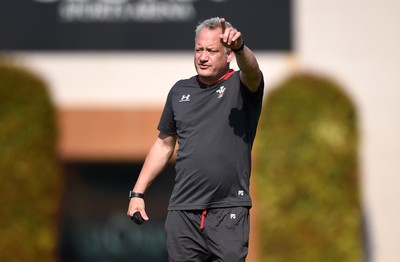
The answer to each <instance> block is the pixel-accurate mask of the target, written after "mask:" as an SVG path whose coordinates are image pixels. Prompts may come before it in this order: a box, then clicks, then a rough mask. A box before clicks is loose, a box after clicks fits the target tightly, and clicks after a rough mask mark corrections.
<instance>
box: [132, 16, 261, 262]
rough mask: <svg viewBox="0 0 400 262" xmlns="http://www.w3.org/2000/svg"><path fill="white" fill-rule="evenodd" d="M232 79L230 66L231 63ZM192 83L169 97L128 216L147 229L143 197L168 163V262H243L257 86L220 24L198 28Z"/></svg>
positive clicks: (254, 73)
mask: <svg viewBox="0 0 400 262" xmlns="http://www.w3.org/2000/svg"><path fill="white" fill-rule="evenodd" d="M234 57H236V61H237V64H238V67H239V69H240V70H239V71H233V70H231V69H230V67H229V65H230V62H231V61H232V60H233V58H234ZM194 65H195V68H196V71H197V74H198V75H197V76H193V77H192V78H190V79H185V80H180V81H178V82H177V83H176V84H175V85H174V86H173V87H172V88H171V90H170V92H169V94H168V97H167V101H166V104H165V107H164V111H163V113H162V116H161V120H160V123H159V125H158V130H159V131H160V133H159V135H158V138H157V139H156V141H155V143H154V144H153V146H152V147H151V149H150V151H149V153H148V155H147V157H146V160H145V162H144V165H143V168H142V170H141V172H140V175H139V177H138V180H137V182H136V184H135V186H134V188H133V192H132V191H131V192H130V196H131V200H130V203H129V208H128V213H127V214H128V216H133V214H134V213H136V212H140V215H141V216H142V217H143V219H144V220H145V221H146V220H148V219H149V218H148V216H147V214H146V211H145V204H144V199H143V194H144V192H145V190H146V189H147V188H148V186H149V185H150V184H151V182H152V181H153V180H154V179H155V178H156V177H157V175H158V174H160V173H161V171H162V170H163V169H164V167H165V166H166V164H167V163H168V161H169V159H170V158H171V156H172V154H173V152H174V147H175V143H176V140H178V152H177V157H176V178H175V185H174V188H173V192H172V195H171V198H170V202H169V206H168V216H167V219H166V222H165V230H166V233H167V249H168V255H169V261H173V262H177V261H181V262H189V261H191V262H192V261H226V262H235V261H245V259H246V256H247V253H248V240H249V209H250V207H251V205H252V203H251V199H250V195H249V180H250V170H251V149H252V145H253V140H254V137H255V134H256V128H257V124H258V119H259V116H260V112H261V106H262V97H263V89H264V81H263V76H262V73H261V71H260V69H259V66H258V63H257V60H256V58H255V56H254V54H253V53H252V52H251V50H250V49H249V48H248V47H247V46H246V45H245V43H244V41H243V38H242V34H241V33H240V32H239V31H238V30H237V29H235V28H234V27H232V26H231V25H230V24H229V23H228V22H226V21H225V19H223V18H218V17H216V18H211V19H208V20H205V21H204V22H202V23H201V24H199V25H198V27H197V29H196V37H195V55H194Z"/></svg>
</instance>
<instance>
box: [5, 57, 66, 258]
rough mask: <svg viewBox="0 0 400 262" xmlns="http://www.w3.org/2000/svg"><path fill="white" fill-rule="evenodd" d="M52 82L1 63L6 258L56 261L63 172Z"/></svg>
mask: <svg viewBox="0 0 400 262" xmlns="http://www.w3.org/2000/svg"><path fill="white" fill-rule="evenodd" d="M56 139H57V129H56V121H55V110H54V108H53V105H52V103H51V101H50V98H49V94H48V92H47V87H46V84H45V83H44V82H43V81H42V80H41V79H40V78H39V77H37V76H35V75H34V74H32V73H31V72H29V71H28V70H25V69H23V68H19V67H16V66H13V65H9V64H5V63H0V184H1V190H0V232H1V233H0V235H1V236H0V258H1V260H2V261H7V262H13V261H30V262H32V261H55V260H56V255H57V242H58V234H57V227H58V226H57V224H58V208H59V201H60V190H61V187H62V176H61V172H60V168H59V164H58V161H57V157H56Z"/></svg>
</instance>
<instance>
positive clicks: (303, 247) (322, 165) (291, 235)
mask: <svg viewBox="0 0 400 262" xmlns="http://www.w3.org/2000/svg"><path fill="white" fill-rule="evenodd" d="M257 137H258V138H257V141H256V145H255V147H256V154H255V156H256V158H255V163H256V165H255V170H254V175H255V185H254V186H255V187H256V193H257V200H258V205H259V206H258V209H259V210H260V216H259V218H258V223H259V224H258V225H257V228H258V230H259V231H260V232H262V234H259V238H260V239H259V242H260V247H261V248H260V250H261V254H260V258H259V260H257V261H260V262H262V261H265V262H288V261H293V262H303V261H304V262H317V261H318V262H319V261H324V262H329V261H332V262H338V261H346V262H353V261H362V260H363V244H362V243H363V240H362V215H361V213H362V212H361V203H360V189H359V178H358V172H359V170H358V153H357V151H358V144H359V137H358V130H357V115H356V111H355V109H354V106H353V105H352V102H351V100H350V98H349V97H348V96H347V95H346V94H345V93H344V92H343V90H342V89H341V88H340V86H339V85H338V84H337V83H335V82H333V81H332V80H330V79H328V78H326V77H322V76H317V75H313V74H307V73H302V74H297V75H295V76H292V77H290V78H289V79H287V80H286V81H285V82H283V83H282V84H281V85H279V86H278V87H277V88H275V89H273V90H272V91H271V92H270V93H269V94H268V95H267V97H266V101H265V106H264V109H263V113H262V118H261V120H260V126H259V129H258V135H257Z"/></svg>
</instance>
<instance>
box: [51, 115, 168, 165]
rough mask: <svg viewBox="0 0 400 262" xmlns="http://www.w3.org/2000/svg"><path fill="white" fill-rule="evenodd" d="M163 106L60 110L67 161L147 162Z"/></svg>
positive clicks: (61, 143) (62, 148)
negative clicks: (151, 107)
mask: <svg viewBox="0 0 400 262" xmlns="http://www.w3.org/2000/svg"><path fill="white" fill-rule="evenodd" d="M160 114H161V109H59V110H58V123H59V132H60V137H59V145H58V149H59V153H60V156H61V158H62V159H63V160H69V161H70V160H105V161H107V160H135V161H143V160H144V158H145V156H146V154H147V151H148V150H149V149H150V146H151V145H152V143H153V142H154V141H155V139H156V136H157V134H158V131H157V124H158V120H159V118H160Z"/></svg>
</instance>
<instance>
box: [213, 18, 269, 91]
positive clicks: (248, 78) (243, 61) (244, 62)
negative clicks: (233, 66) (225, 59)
mask: <svg viewBox="0 0 400 262" xmlns="http://www.w3.org/2000/svg"><path fill="white" fill-rule="evenodd" d="M220 21H221V26H222V34H221V36H220V37H221V41H222V44H223V45H224V46H226V47H228V48H230V49H231V50H232V51H233V52H234V53H235V55H236V62H237V64H238V66H239V69H240V79H241V80H242V82H243V83H244V84H245V85H246V86H247V87H248V88H249V89H250V91H252V92H257V90H258V88H259V85H260V82H261V78H262V75H261V70H260V68H259V65H258V62H257V59H256V57H255V56H254V54H253V52H252V51H251V50H250V48H248V47H247V46H246V45H245V43H244V41H243V37H242V33H241V32H239V31H238V30H237V29H236V28H234V27H227V26H226V21H225V19H224V18H221V20H220Z"/></svg>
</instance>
